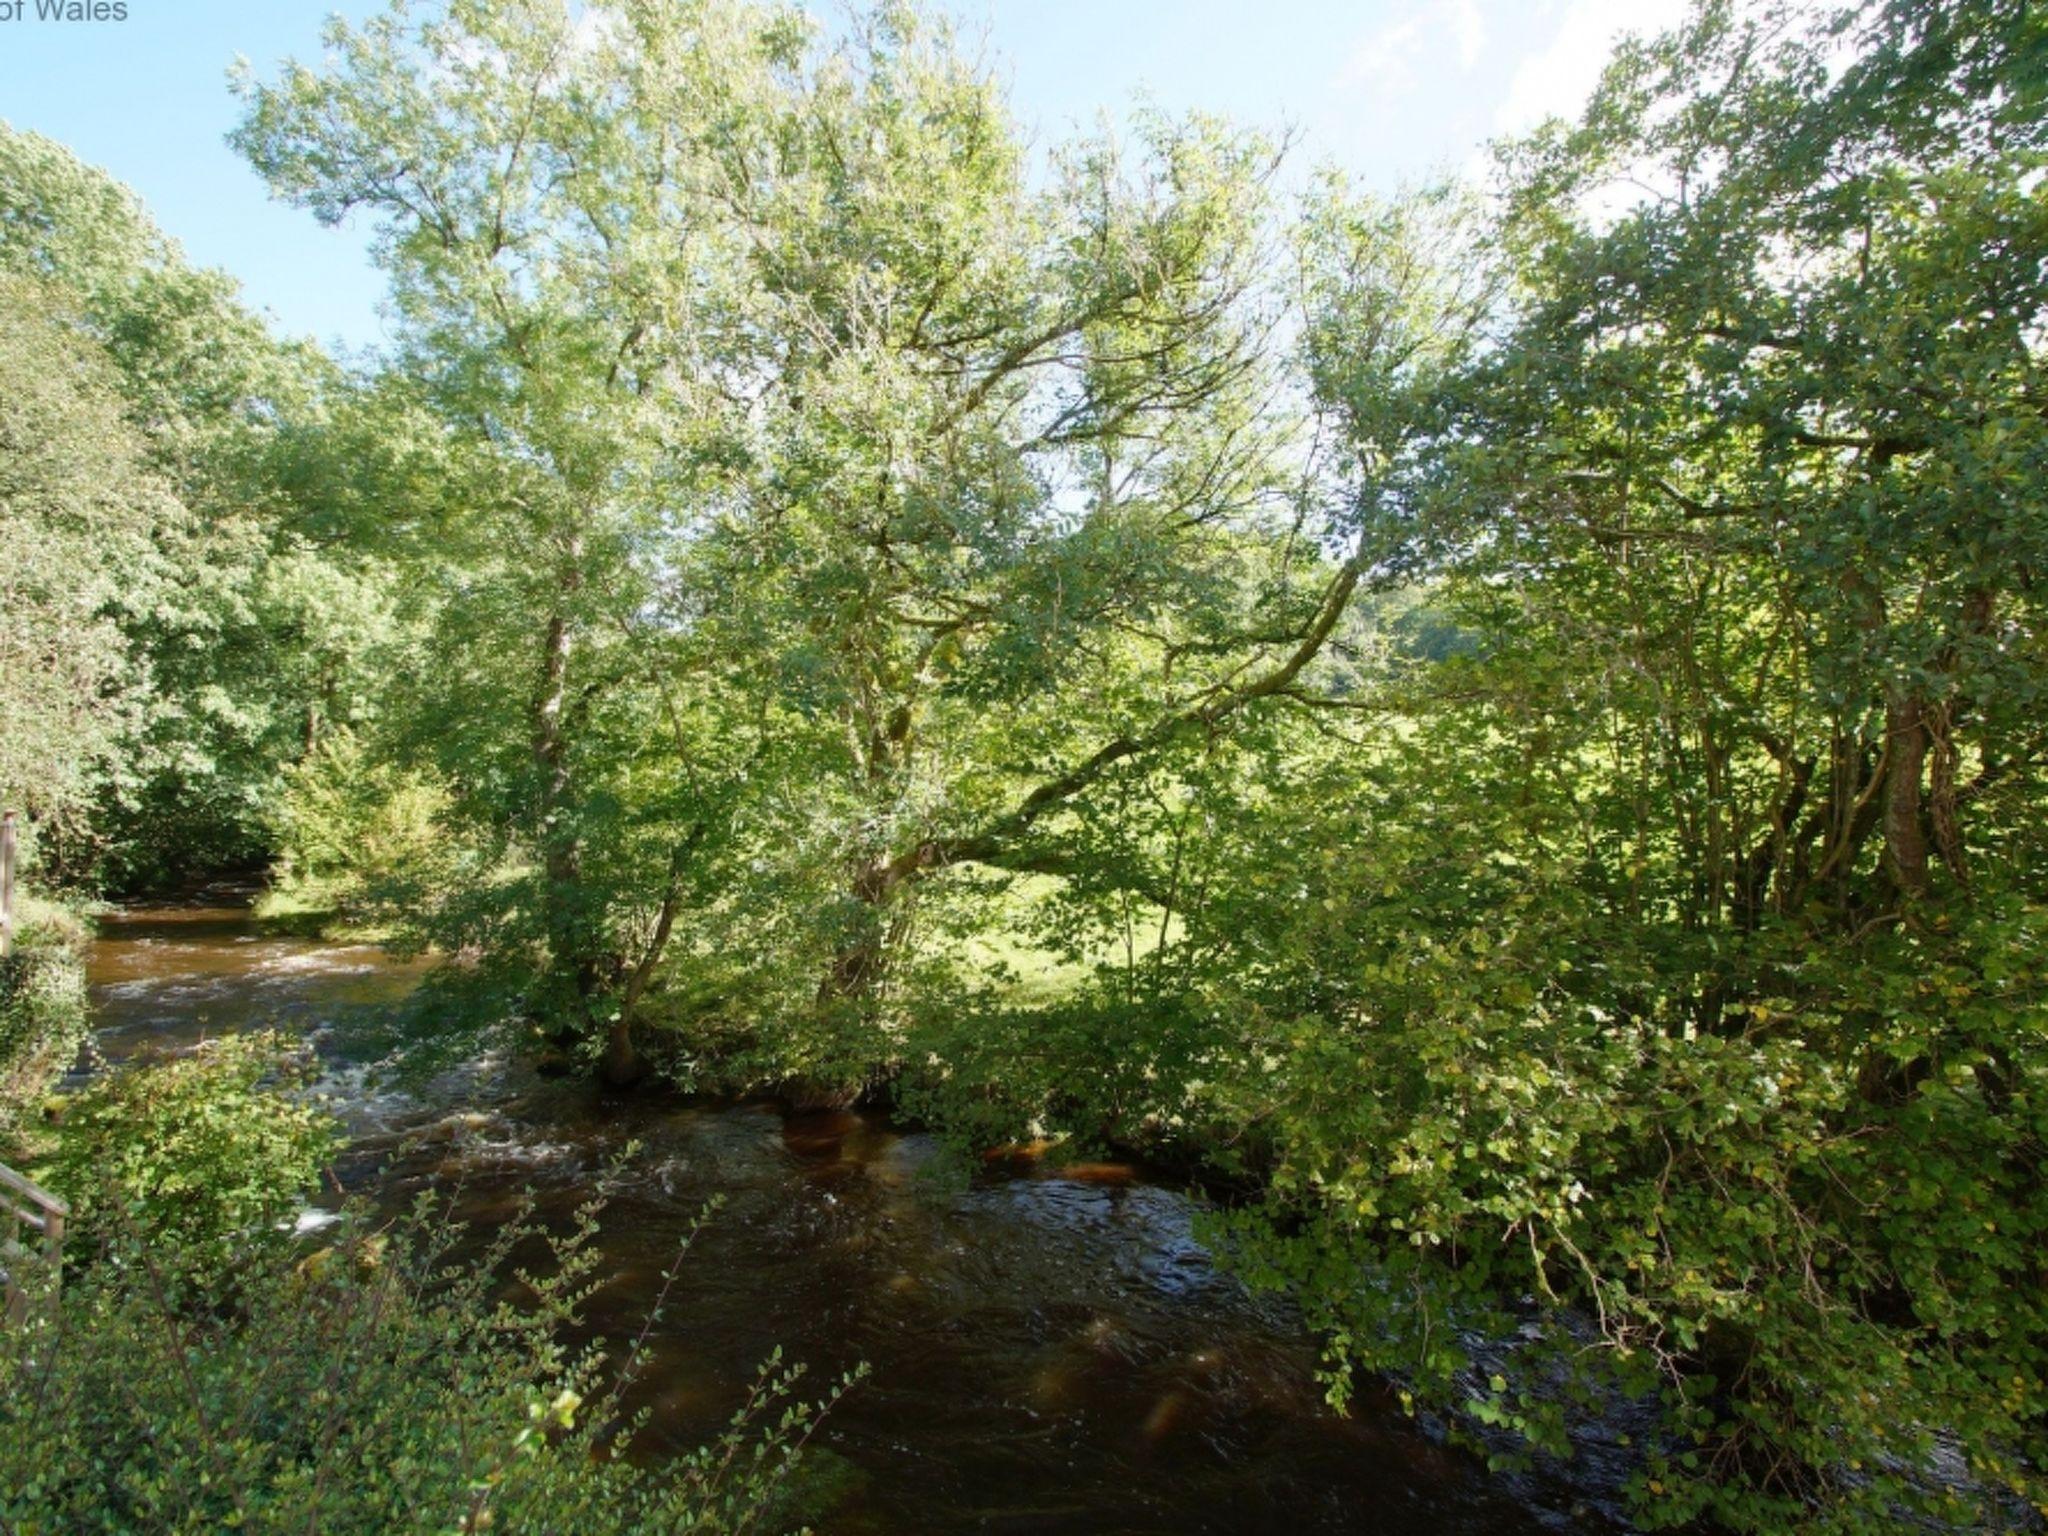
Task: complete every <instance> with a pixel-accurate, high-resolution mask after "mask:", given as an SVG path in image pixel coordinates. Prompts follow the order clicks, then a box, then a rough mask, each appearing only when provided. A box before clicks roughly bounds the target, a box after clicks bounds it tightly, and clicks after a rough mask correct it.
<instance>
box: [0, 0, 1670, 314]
mask: <svg viewBox="0 0 2048 1536" xmlns="http://www.w3.org/2000/svg"><path fill="white" fill-rule="evenodd" d="M947 3H949V4H950V5H951V8H952V9H954V10H955V11H956V12H958V13H959V15H960V16H961V17H962V18H963V19H964V20H966V21H967V22H968V23H970V24H971V25H979V26H983V27H985V28H986V29H987V33H988V36H989V38H990V40H991V42H992V44H993V50H994V52H995V54H996V55H997V57H998V58H999V59H1000V60H1001V61H1002V62H1003V65H1004V67H1005V69H1006V71H1007V73H1008V75H1009V77H1010V80H1011V82H1012V86H1013V100H1014V103H1015V105H1016V108H1017V110H1018V113H1019V115H1020V116H1022V117H1023V118H1024V119H1025V120H1026V121H1028V122H1032V123H1034V124H1036V125H1038V128H1039V131H1040V133H1041V136H1042V137H1046V138H1053V137H1057V136H1058V135H1059V133H1060V131H1061V129H1062V128H1063V127H1065V126H1068V125H1071V124H1074V123H1077V122H1078V123H1086V122H1092V121H1093V119H1094V117H1095V115H1096V113H1097V111H1098V110H1099V109H1102V108H1109V109H1111V110H1115V109H1118V108H1121V107H1127V106H1128V105H1129V104H1130V103H1131V102H1132V101H1133V100H1134V99H1136V97H1137V96H1138V95H1139V93H1141V92H1142V93H1144V94H1146V95H1148V96H1149V97H1150V98H1151V99H1152V100H1153V101H1155V102H1157V103H1158V104H1159V105H1161V106H1163V107H1166V108H1169V109H1182V108H1191V107H1199V108H1203V109H1207V110H1212V111H1219V112H1223V113H1226V114H1228V115H1230V116H1232V117H1234V118H1237V119H1239V120H1242V121H1248V122H1258V123H1265V124H1280V123H1287V124H1291V125H1292V126H1293V127H1294V128H1295V130H1296V131H1297V133H1298V135H1299V147H1298V149H1297V151H1296V153H1297V157H1298V159H1299V160H1300V161H1301V162H1303V163H1307V162H1312V161H1319V160H1329V161H1335V162H1337V163H1339V164H1341V165H1344V166H1345V167H1347V168H1349V169H1350V170H1351V171H1352V172H1353V173H1354V174H1355V175H1356V176H1357V177H1359V178H1360V179H1361V180H1362V181H1364V182H1365V183H1367V184H1368V185H1372V186H1377V187H1382V188H1391V187H1393V186H1395V185H1398V184H1399V183H1400V182H1401V181H1402V180H1404V179H1407V180H1414V179H1418V178H1420V177H1422V176H1425V175H1427V174H1429V172H1430V171H1431V170H1432V169H1434V168H1438V167H1443V166H1456V165H1459V164H1462V163H1465V162H1467V161H1468V160H1469V159H1470V158H1471V157H1472V156H1473V154H1474V153H1475V152H1476V150H1477V148H1478V146H1479V145H1481V144H1482V143H1484V142H1485V141H1486V140H1487V139H1489V138H1492V137H1494V136H1496V135H1498V134H1500V133H1503V132H1507V131H1512V130H1515V129H1520V128H1526V127H1528V126H1530V125H1531V124H1533V123H1534V122H1536V121H1538V120H1540V119H1541V118H1542V117H1543V116H1545V115H1547V114H1548V113H1550V112H1554V111H1570V110H1571V109H1573V108H1574V107H1576V106H1577V105H1578V103H1579V102H1580V101H1581V100H1583V98H1584V95H1585V92H1586V91H1587V90H1588V89H1589V88H1590V87H1591V84H1592V81H1593V79H1594V77H1595V75H1596V74H1597V72H1598V68H1599V64H1600V61H1601V60H1602V59H1603V58H1604V57H1605V54H1606V51H1607V48H1608V46H1609V44H1610V43H1611V42H1612V40H1613V39H1614V38H1615V37H1616V36H1617V35H1618V34H1619V33H1621V32H1622V31H1623V30H1624V29H1631V28H1654V27H1656V26H1658V25H1661V24H1663V23H1665V22H1667V21H1669V20H1670V19H1672V18H1673V17H1674V16H1675V15H1676V14H1677V11H1678V8H1679V3H1680V0H947ZM25 4H26V9H27V12H28V14H26V15H24V16H22V17H21V18H19V19H15V20H9V19H6V16H7V12H8V11H9V9H10V4H9V0H0V117H4V118H5V119H6V120H7V121H9V122H11V123H12V124H13V125H14V126H15V127H17V128H30V129H34V130H36V131H37V132H40V133H45V134H48V135H49V136H51V137H52V138H55V139H58V140H61V141H62V142H64V143H66V144H68V145H70V146H71V147H72V148H73V149H75V150H76V151H77V152H78V153H79V154H80V155H82V156H83V157H84V158H86V159H87V160H89V161H92V162H93V163H95V164H97V165H101V166H104V167H105V168H106V169H108V170H109V171H111V172H112V173H113V174H114V175H115V176H117V177H119V178H120V179H121V180H122V181H125V182H127V183H128V184H129V185H130V186H132V187H134V188H135V189H136V190H137V191H138V192H140V193H141V194H142V196H143V198H144V200H145V201H146V202H147V203H148V204H149V206H150V208H151V210H152V211H153V212H154V213H155V215H156V217H157V219H158V220H159V221H160V222H161V223H162V224H163V226H164V227H165V229H167V230H168V231H169V232H170V233H171V234H172V235H174V236H176V237H177V238H178V239H179V240H180V241H182V242H183V244H184V246H185V249H186V251H187V252H188V253H189V254H190V256H191V257H192V258H193V259H194V260H195V261H198V262H200V263H202V264H205V265H209V266H220V267H225V268H226V269H227V270H228V271H230V272H232V273H233V274H235V276H237V277H238V278H240V279H241V281H242V283H243V286H244V289H245V291H246V293H247V294H248V297H249V298H250V299H251V301H252V302H254V303H255V304H256V305H257V306H258V307H260V308H263V309H266V310H268V311H270V312H271V313H272V314H273V315H275V316H276V318H277V320H278V322H279V323H280V324H281V325H282V326H283V327H284V328H285V329H287V330H289V331H292V332H294V333H299V334H308V335H313V336H316V337H318V338H319V339H320V340H322V341H324V342H330V343H331V342H335V341H340V342H342V343H345V344H348V345H354V346H363V345H374V344H375V343H376V342H377V341H378V340H379V339H380V338H381V337H382V335H383V327H382V324H381V322H380V321H379V319H378V316H377V300H378V296H379V293H380V292H381V288H382V284H381V280H380V279H379V277H378V275H377V274H376V272H375V271H374V270H372V269H371V267H370V266H369V264H368V261H367V259H366V257H365V254H364V245H365V240H364V235H363V232H362V231H360V230H349V229H342V230H324V229H321V228H319V227H318V226H317V225H315V224H314V223H313V221H312V219H311V218H310V217H308V216H307V215H305V214H302V213H299V212H296V211H294V210H292V209H288V208H282V207H279V206H277V205H275V204H272V203H271V202H269V200H268V199H267V197H266V195H265V193H264V191H263V188H262V186H261V184H260V183H259V182H258V181H257V179H256V177H255V176H254V175H253V174H252V173H251V172H250V171H249V170H248V169H247V168H246V167H245V166H244V165H243V164H242V163H241V161H240V160H239V159H237V158H236V156H235V155H234V153H233V152H232V151H230V150H229V149H228V148H227V146H226V144H225V143H224V142H223V136H224V135H225V134H226V133H227V131H228V129H229V128H230V127H231V126H232V125H233V123H234V121H235V103H234V101H233V99H232V98H231V97H230V96H229V94H228V91H227V84H226V72H227V68H228V65H229V63H230V61H231V60H232V59H234V57H235V56H236V55H238V54H241V55H245V56H247V57H248V58H249V59H250V60H251V61H252V62H254V63H255V64H256V65H257V66H258V68H259V69H267V68H268V67H269V66H271V65H273V64H274V63H275V62H276V61H277V60H279V59H281V58H283V57H284V56H286V55H288V54H299V55H301V56H310V55H312V54H313V53H315V52H316V51H317V48H318V43H319V32H320V24H321V21H322V20H323V18H324V17H325V16H326V15H327V14H328V13H329V12H332V11H336V10H339V11H341V12H342V13H343V14H344V15H349V16H361V15H364V14H366V13H367V12H369V11H370V10H372V9H375V8H377V7H376V5H375V4H374V0H339V3H337V0H126V5H127V8H128V19H127V20H126V21H121V22H113V21H108V22H98V23H93V22H68V21H67V22H47V21H38V20H37V19H36V18H35V15H34V11H35V5H36V0H25Z"/></svg>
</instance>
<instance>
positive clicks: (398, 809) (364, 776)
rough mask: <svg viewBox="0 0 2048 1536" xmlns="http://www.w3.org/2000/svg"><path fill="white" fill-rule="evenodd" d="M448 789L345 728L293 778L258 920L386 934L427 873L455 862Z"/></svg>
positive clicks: (279, 817)
mask: <svg viewBox="0 0 2048 1536" xmlns="http://www.w3.org/2000/svg"><path fill="white" fill-rule="evenodd" d="M447 804H448V796H447V793H446V792H445V791H444V790H443V789H442V788H440V787H439V786H438V785H437V784H436V783H434V781H433V780H432V779H431V778H430V777H429V776H428V775H426V774H424V773H421V772H418V771H408V770H400V769H397V768H394V767H392V766H391V765H390V764H389V763H388V762H384V761H382V760H379V759H376V758H373V757H372V756H371V755H370V754H369V753H367V752H366V751H365V750H364V748H363V745H362V743H361V742H360V741H359V740H358V739H357V737H356V736H355V735H354V734H353V733H351V732H349V731H346V730H336V731H334V732H333V733H332V734H330V735H329V736H328V737H327V739H326V740H325V741H323V742H322V743H321V744H320V747H319V749H318V750H317V751H315V752H314V753H313V754H312V755H311V756H309V757H308V758H307V759H306V760H305V761H304V762H302V763H300V764H298V765H297V766H295V767H293V768H291V769H289V770H288V771H287V772H286V773H285V776H284V792H283V794H282V796H281V797H280V804H279V807H278V810H277V812H276V815H275V816H274V818H273V819H274V823H275V824H274V826H273V829H272V831H273V835H274V836H275V838H276V839H277V846H278V850H279V857H278V860H277V864H276V867H275V869H274V870H273V872H272V876H271V889H270V890H269V891H268V892H267V893H266V894H265V895H264V897H263V899H262V901H261V902H260V903H259V904H258V908H257V914H258V916H260V917H264V918H270V919H313V920H319V921H320V922H322V923H323V924H325V923H331V922H340V923H343V924H348V925H351V926H354V927H358V928H362V927H367V928H370V929H380V930H381V929H383V928H385V927H387V926H389V925H390V924H391V922H392V921H393V919H394V916H395V915H396V914H397V913H400V912H402V911H404V910H405V909H406V908H407V907H408V906H409V905H410V904H411V900H412V898H413V896H414V894H415V892H414V887H415V886H416V885H417V884H418V882H419V881H420V880H421V878H422V876H423V874H424V872H426V871H429V870H434V869H437V868H439V867H440V865H441V864H442V863H444V862H445V854H446V848H447V842H448V839H447V836H446V833H445V832H444V830H443V829H442V827H441V826H440V818H441V816H442V815H443V813H444V812H445V811H446V809H447Z"/></svg>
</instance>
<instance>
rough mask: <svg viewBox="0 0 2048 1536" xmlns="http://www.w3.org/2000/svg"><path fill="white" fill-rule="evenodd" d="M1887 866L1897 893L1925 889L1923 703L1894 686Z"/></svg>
mask: <svg viewBox="0 0 2048 1536" xmlns="http://www.w3.org/2000/svg"><path fill="white" fill-rule="evenodd" d="M1885 738H1886V758H1885V786H1884V849H1885V868H1886V870H1887V871H1888V872H1889V873H1890V875H1891V879H1892V884H1893V886H1894V887H1895V888H1896V889H1897V890H1898V893H1899V895H1900V896H1901V897H1904V898H1906V899H1907V900H1917V899H1919V898H1920V897H1923V896H1925V895H1926V894H1927V892H1928V889H1929V880H1928V873H1927V828H1926V824H1925V818H1924V807H1923V800H1922V787H1921V782H1922V779H1923V778H1924V777H1925V773H1926V766H1927V746H1928V731H1927V707H1926V705H1925V704H1924V703H1923V702H1922V701H1921V700H1920V699H1919V698H1918V697H1917V696H1915V695H1911V694H1907V693H1904V692H1902V691H1901V690H1899V689H1897V688H1896V687H1895V688H1893V689H1892V690H1891V691H1890V693H1889V694H1888V696H1887V698H1886V702H1885Z"/></svg>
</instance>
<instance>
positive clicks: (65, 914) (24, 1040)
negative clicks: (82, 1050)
mask: <svg viewBox="0 0 2048 1536" xmlns="http://www.w3.org/2000/svg"><path fill="white" fill-rule="evenodd" d="M17 919H18V927H17V932H16V935H15V948H14V953H13V954H11V955H9V956H8V957H7V958H6V959H5V960H0V1148H4V1147H5V1146H6V1145H7V1144H8V1143H9V1142H11V1141H12V1140H13V1139H14V1138H15V1136H16V1134H17V1132H18V1130H19V1127H20V1126H21V1125H22V1123H23V1121H24V1119H25V1118H26V1116H27V1112H28V1109H29V1106H31V1105H33V1104H34V1103H35V1102H36V1101H37V1100H38V1099H39V1098H40V1097H41V1096H42V1094H43V1093H44V1091H45V1090H46V1089H48V1088H49V1086H50V1084H51V1083H52V1082H54V1081H55V1080H56V1079H57V1077H58V1076H59V1075H61V1074H62V1073H63V1072H64V1070H65V1069H66V1068H67V1067H69V1066H70V1065H71V1063H72V1062H74V1061H75V1060H77V1059H78V1051H79V1047H80V1046H82V1045H83V1044H84V1042H85V1035H86V1007H85V944H86V928H85V924H84V922H83V921H81V920H80V918H79V917H78V916H77V915H76V914H75V913H73V912H71V911H70V910H69V909H67V908H65V907H60V906H56V905H54V904H52V903H50V902H47V901H41V900H38V899H36V898H35V897H32V896H25V897H24V898H23V899H22V901H21V903H20V909H19V912H18V914H17Z"/></svg>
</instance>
